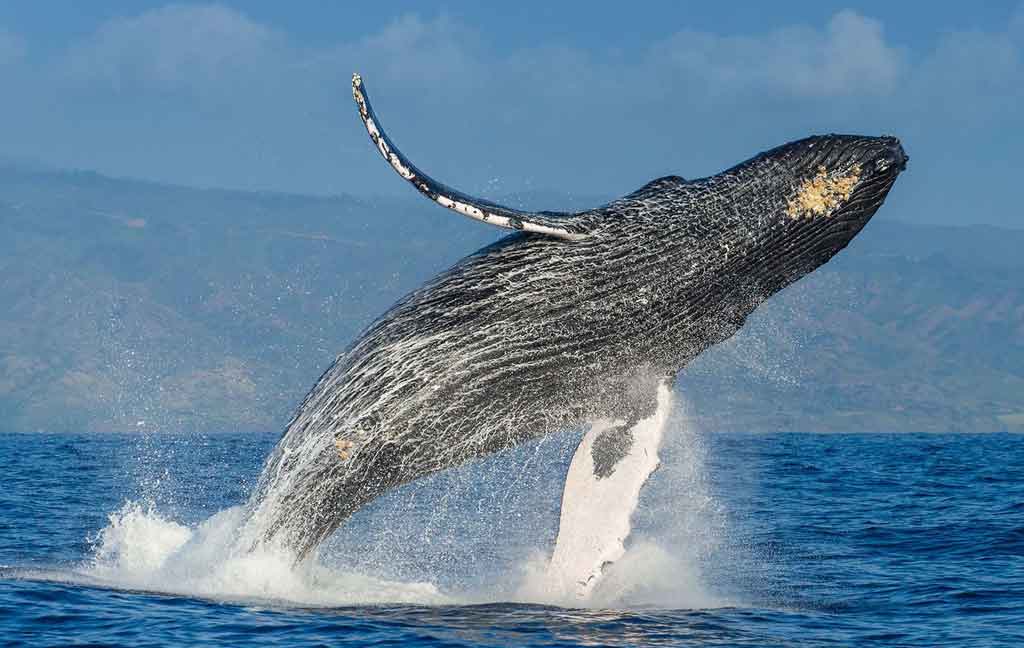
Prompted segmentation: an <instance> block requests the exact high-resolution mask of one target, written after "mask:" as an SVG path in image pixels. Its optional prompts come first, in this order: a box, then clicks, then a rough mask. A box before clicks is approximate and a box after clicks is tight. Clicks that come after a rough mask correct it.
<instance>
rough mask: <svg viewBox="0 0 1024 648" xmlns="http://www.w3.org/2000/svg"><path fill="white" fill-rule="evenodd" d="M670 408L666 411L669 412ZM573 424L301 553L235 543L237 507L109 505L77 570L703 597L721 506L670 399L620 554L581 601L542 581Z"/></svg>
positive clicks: (401, 592)
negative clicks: (201, 513) (174, 514)
mask: <svg viewBox="0 0 1024 648" xmlns="http://www.w3.org/2000/svg"><path fill="white" fill-rule="evenodd" d="M666 414H667V413H666ZM579 438H580V433H570V432H566V433H563V434H561V435H553V436H551V437H547V438H545V439H542V440H540V441H537V442H535V443H532V444H528V445H526V446H524V447H521V448H519V449H517V450H515V451H513V452H511V453H507V454H506V455H502V456H497V457H492V458H489V459H487V460H485V461H481V462H476V463H474V464H471V465H468V466H464V467H461V468H458V469H455V470H452V471H446V473H442V474H440V475H438V476H435V477H431V478H428V479H426V480H423V481H422V482H421V483H416V484H411V485H408V486H407V487H403V488H400V489H396V491H395V492H394V493H391V494H388V495H387V496H385V497H383V498H381V499H380V500H378V501H377V502H374V503H373V504H371V505H370V506H368V507H366V508H365V509H363V510H361V511H359V512H358V513H357V514H356V515H355V516H353V518H351V519H350V520H349V522H348V523H347V524H346V525H345V526H343V527H342V529H341V530H340V531H339V533H337V534H336V535H335V537H333V538H332V539H331V540H330V541H328V542H327V543H326V544H325V545H324V546H323V547H322V548H321V551H320V553H319V555H318V556H317V557H316V558H315V559H314V560H312V561H307V562H306V563H304V564H302V565H300V566H299V567H297V568H293V566H292V559H291V556H290V555H289V554H278V553H275V552H273V551H272V550H268V549H263V550H258V551H255V552H253V551H249V550H248V548H245V549H244V550H243V549H241V548H240V547H239V542H238V534H239V531H240V526H241V525H242V523H243V520H244V511H243V510H242V507H232V508H228V509H225V510H222V511H220V512H218V513H216V514H215V515H213V516H211V517H210V518H208V519H206V520H205V521H203V522H201V523H200V524H198V525H194V526H189V525H185V524H181V523H179V522H176V521H174V520H171V519H168V518H167V517H165V516H164V515H162V514H161V512H160V511H158V510H156V508H155V507H154V506H152V505H141V504H139V503H132V502H130V503H127V504H125V505H124V506H123V507H122V508H121V509H120V510H118V511H116V512H113V513H111V514H110V515H109V523H108V525H107V526H106V527H105V528H104V529H103V530H102V531H101V532H100V533H99V534H98V535H97V536H96V537H95V538H93V540H94V551H93V554H92V556H91V557H90V558H89V560H88V561H87V563H86V564H85V565H83V566H82V569H81V570H80V573H81V574H82V575H83V576H84V577H85V578H86V579H88V580H89V581H91V582H93V583H96V584H101V585H105V586H111V587H118V588H128V589H141V590H148V591H160V592H170V593H175V594H184V595H193V596H204V597H211V598H217V599H228V600H271V601H279V602H283V603H287V604H298V605H312V606H340V605H355V604H373V603H413V604H425V605H434V604H462V603H484V602H494V601H509V600H513V601H521V602H531V603H548V604H551V603H553V604H560V605H573V606H578V605H586V606H594V607H622V606H648V605H653V606H658V607H672V608H704V607H713V606H718V605H722V604H725V603H727V601H725V600H723V599H722V598H720V597H718V596H715V595H713V594H712V593H711V592H709V591H708V588H707V587H706V585H705V582H706V580H707V579H706V570H707V569H709V568H713V566H714V563H715V560H716V555H717V551H718V549H719V547H720V546H721V541H722V539H723V537H724V533H725V514H724V511H723V510H722V509H721V507H720V506H719V505H718V503H717V502H716V500H715V499H714V498H713V497H712V496H711V494H710V491H709V489H708V485H707V483H706V480H705V476H704V453H705V450H704V445H703V443H702V440H701V437H700V435H698V434H697V433H696V432H695V431H694V430H693V429H692V426H691V425H690V424H689V423H688V421H687V417H686V407H685V403H683V402H681V400H680V399H676V401H675V406H674V408H673V410H672V412H671V415H670V416H669V423H668V425H667V427H666V435H665V442H664V445H663V447H662V465H661V468H660V469H659V470H658V471H657V472H656V473H655V474H654V476H653V477H652V478H651V480H650V481H649V482H648V484H647V486H646V487H645V488H644V490H643V492H642V494H641V500H640V505H639V507H638V508H637V510H636V511H635V513H634V516H633V532H632V535H631V536H630V538H629V539H628V540H627V542H626V551H625V554H624V555H623V556H622V557H621V558H620V559H619V560H618V561H616V562H615V564H613V565H612V566H611V567H610V568H609V569H607V570H606V572H605V573H604V574H603V576H602V579H601V581H600V583H599V584H598V585H597V587H596V588H594V590H593V591H592V592H591V593H590V595H589V597H588V598H587V599H585V600H582V601H581V600H578V599H576V598H567V597H563V598H559V597H553V596H552V595H551V592H550V590H548V589H545V588H544V586H543V583H544V577H545V571H546V570H547V567H548V560H549V557H550V551H551V545H552V543H553V540H554V536H555V533H556V532H557V525H558V502H559V497H560V493H561V479H560V477H561V476H564V471H565V467H566V464H567V463H568V457H569V456H571V454H572V450H573V449H574V448H575V445H576V443H577V442H578V441H579Z"/></svg>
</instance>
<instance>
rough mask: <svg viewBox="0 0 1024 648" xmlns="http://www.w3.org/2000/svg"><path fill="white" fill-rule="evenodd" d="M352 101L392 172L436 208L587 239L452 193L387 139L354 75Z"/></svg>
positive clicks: (548, 218) (538, 217) (557, 222)
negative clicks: (439, 206)
mask: <svg viewBox="0 0 1024 648" xmlns="http://www.w3.org/2000/svg"><path fill="white" fill-rule="evenodd" d="M352 97H353V98H354V99H355V102H356V106H357V107H358V108H359V117H360V119H362V121H363V125H364V126H365V127H366V132H367V133H369V135H370V139H371V140H372V141H373V144H374V146H376V147H377V150H378V151H380V154H381V155H382V156H383V157H384V159H385V160H387V162H388V164H390V165H391V168H392V169H394V170H395V172H396V173H398V175H400V176H402V177H403V178H405V179H406V180H408V181H409V182H411V183H412V185H413V186H414V187H416V189H417V191H419V192H420V193H422V194H424V195H425V196H427V197H428V198H430V199H431V200H433V201H434V202H436V203H437V204H439V205H441V206H443V207H447V208H448V209H451V210H452V211H454V212H457V213H459V214H462V215H463V216H468V217H470V218H473V219H476V220H479V221H483V222H485V223H490V224H492V225H497V226H499V227H505V228H508V229H513V230H522V231H524V232H533V233H536V234H544V235H546V236H553V237H555V238H560V239H565V240H568V241H575V240H579V239H582V238H584V237H585V235H584V233H583V232H581V231H576V230H575V228H574V227H573V226H572V225H571V224H570V223H568V222H566V221H564V220H562V219H559V218H557V217H552V215H551V214H545V213H536V212H523V211H519V210H518V209H512V208H510V207H502V206H501V205H495V204H493V203H489V202H487V201H483V200H480V199H479V198H473V197H472V196H467V195H465V194H462V193H460V192H458V191H455V190H453V189H449V188H448V187H446V186H445V185H444V184H442V183H440V182H438V181H436V180H434V179H433V178H431V177H430V176H428V175H427V174H425V173H423V172H422V171H420V170H419V169H417V168H416V166H415V165H413V163H412V162H410V161H409V160H408V159H407V158H406V157H405V156H404V155H402V153H401V151H399V150H398V147H396V146H395V145H394V143H392V141H391V140H390V139H389V138H388V136H387V134H386V133H385V132H384V129H383V127H382V126H381V125H380V122H379V121H377V118H376V116H375V115H374V114H373V108H372V107H371V106H370V99H369V97H368V96H367V94H366V90H365V87H364V86H363V79H362V77H361V76H359V75H358V74H353V75H352Z"/></svg>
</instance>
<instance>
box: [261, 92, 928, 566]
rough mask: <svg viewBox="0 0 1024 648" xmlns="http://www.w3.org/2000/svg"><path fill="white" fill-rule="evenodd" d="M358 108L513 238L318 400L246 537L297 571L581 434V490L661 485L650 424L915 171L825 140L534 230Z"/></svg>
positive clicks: (888, 156) (379, 325)
mask: <svg viewBox="0 0 1024 648" xmlns="http://www.w3.org/2000/svg"><path fill="white" fill-rule="evenodd" d="M352 92H353V96H354V99H355V102H356V105H357V107H358V111H359V115H360V117H361V119H362V121H363V124H364V126H365V128H366V130H367V132H368V133H369V136H370V139H371V140H372V142H373V144H374V145H375V147H376V148H377V150H378V152H379V153H380V154H381V155H382V156H383V157H384V159H385V160H386V161H387V163H388V164H389V165H390V166H391V167H392V168H393V169H394V170H395V171H396V172H397V173H398V174H399V175H400V176H401V177H402V178H404V179H405V180H406V181H408V182H409V183H411V184H412V185H413V186H414V187H415V188H416V190H418V191H419V192H421V193H422V194H424V195H425V196H426V197H427V198H429V199H430V200H432V201H434V202H435V203H437V204H439V205H441V206H443V207H446V208H448V209H451V210H453V211H455V212H457V213H459V214H461V215H463V216H467V217H470V218H473V219H477V220H480V221H483V222H487V223H491V224H493V225H496V226H499V227H503V228H507V229H510V230H513V232H512V233H511V234H510V235H509V236H506V237H505V238H502V239H500V240H499V241H497V242H496V243H493V244H491V245H488V246H486V247H484V248H483V249H481V250H479V251H477V252H475V253H473V254H470V255H469V256H467V257H466V258H464V259H462V260H461V261H459V262H458V263H456V264H455V265H454V266H453V267H451V268H450V269H448V270H447V271H444V272H442V273H441V274H439V275H438V276H436V277H434V278H433V279H431V280H430V281H428V282H427V283H425V284H424V285H423V286H422V287H420V288H418V289H416V290H414V291H413V292H411V293H410V294H408V295H406V296H405V297H404V298H402V299H401V300H400V301H399V302H398V303H396V304H395V305H394V306H392V307H391V308H390V309H389V310H388V311H387V312H385V313H384V314H383V315H382V316H381V317H380V318H378V319H377V320H376V321H374V322H373V323H372V324H371V325H370V326H369V327H368V328H366V330H365V331H363V332H362V333H361V334H360V335H359V336H358V338H356V339H355V340H354V341H353V342H352V343H351V345H350V346H349V347H348V348H347V350H345V352H344V353H342V354H341V355H339V356H338V357H337V359H336V360H335V361H334V363H333V364H332V365H331V366H330V367H329V368H328V369H327V370H326V371H325V372H324V374H323V375H322V376H321V377H320V379H319V380H318V381H317V382H316V384H315V385H314V386H313V388H312V390H311V391H310V392H309V394H308V395H307V396H306V397H305V399H304V400H303V401H302V404H301V406H300V407H299V408H298V409H297V411H296V413H295V415H294V417H293V418H292V419H291V421H290V423H289V424H288V426H287V428H286V430H285V431H284V434H283V436H282V437H281V439H280V441H279V443H278V444H277V446H276V447H275V448H274V450H272V451H271V453H270V455H269V456H268V458H267V460H266V463H265V465H264V468H263V471H262V474H261V476H260V478H259V481H258V483H257V486H256V488H255V489H254V492H253V495H252V497H251V499H250V501H249V503H248V508H247V510H248V515H249V518H248V519H249V521H248V523H247V527H246V528H247V529H249V530H250V531H251V533H250V534H249V535H248V536H247V537H248V542H250V543H251V546H260V545H268V544H269V545H273V546H276V547H283V548H285V549H287V550H288V551H290V552H291V553H292V555H293V556H294V558H295V560H296V562H298V561H301V560H303V559H305V558H306V557H307V556H308V555H310V553H311V552H312V551H313V550H314V549H315V548H316V547H317V546H318V545H319V544H320V543H321V541H323V540H324V539H325V538H326V537H327V536H328V535H329V534H331V533H332V532H333V531H334V530H335V529H336V528H337V527H338V526H339V525H340V524H341V523H342V522H343V521H344V520H345V519H346V518H348V517H349V516H351V515H352V514H353V513H354V512H355V511H356V510H358V509H359V508H360V507H362V506H363V505H365V504H366V503H367V502H369V501H371V500H372V499H374V498H375V497H377V496H378V495H380V494H381V493H383V492H384V491H386V490H388V489H390V488H394V487H396V486H398V485H401V484H404V483H407V482H409V481H412V480H415V479H417V478H420V477H422V476H425V475H428V474H431V473H434V472H436V471H441V470H444V469H446V468H450V467H453V466H457V465H459V464H462V463H463V462H466V461H469V460H471V459H474V458H477V457H481V456H484V455H488V454H490V453H494V452H498V451H500V450H503V449H507V448H510V447H512V446H514V445H516V444H519V443H522V442H524V441H526V440H529V439H532V438H535V437H538V436H539V435H543V434H546V433H550V432H554V431H558V430H563V429H567V428H570V427H573V426H580V427H582V426H587V425H590V426H592V427H591V431H590V432H588V433H587V435H586V437H585V439H584V442H583V443H581V445H580V448H579V450H577V456H576V457H574V459H573V463H572V467H571V468H570V479H569V481H570V482H573V483H574V484H576V486H579V484H584V486H585V485H586V484H592V485H593V486H594V488H595V489H603V490H602V493H603V495H602V496H601V497H604V498H607V497H612V496H614V493H613V492H612V491H614V490H615V489H617V488H620V487H621V488H625V489H626V490H631V491H632V492H635V491H636V490H637V489H639V488H640V486H641V485H642V483H643V481H644V479H646V477H647V475H649V474H650V473H651V472H652V471H653V470H654V468H656V466H657V460H656V456H655V457H653V458H652V457H647V458H646V459H644V458H643V457H639V456H638V455H637V452H636V448H637V447H642V446H643V444H645V443H651V444H654V446H656V443H657V438H658V434H653V435H651V434H647V433H645V432H643V430H642V426H641V425H640V424H641V423H642V422H644V421H648V422H650V421H652V420H654V419H655V418H656V417H655V414H656V412H657V411H658V405H659V401H661V402H663V401H664V400H665V399H666V398H668V397H669V395H670V393H671V392H670V389H669V387H670V386H671V384H672V381H673V380H674V377H675V375H676V373H677V372H679V371H680V369H682V368H683V367H684V366H686V364H687V363H689V362H690V361H691V360H693V359H694V358H696V357H697V356H698V355H699V354H700V353H702V352H703V351H704V350H706V349H708V348H709V347H711V346H712V345H715V344H717V343H719V342H722V341H723V340H725V339H727V338H728V337H730V336H731V335H733V334H734V333H735V332H736V331H737V330H738V329H739V328H740V327H741V326H742V325H743V323H744V321H745V320H746V318H747V317H748V316H749V315H750V314H751V313H752V312H753V311H754V310H755V309H756V308H757V307H758V306H759V305H760V304H761V303H763V302H764V301H765V300H766V299H768V298H769V297H770V296H771V295H773V294H774V293H776V292H778V291H779V290H781V289H783V288H784V287H786V286H788V285H790V284H792V283H793V282H794V281H797V280H798V279H800V278H801V277H803V276H805V275H806V274H808V273H809V272H811V271H813V270H814V269H816V268H818V267H819V266H821V265H822V264H824V263H825V262H827V261H828V260H829V259H831V258H832V257H833V256H834V255H835V254H836V253H838V252H839V251H840V250H842V249H843V248H844V247H846V245H847V244H848V243H850V241H851V240H852V239H853V238H854V236H856V235H857V233H858V232H859V231H860V230H861V229H862V228H863V227H864V226H865V225H866V224H867V222H868V221H869V220H870V219H871V217H872V216H873V215H874V214H875V212H876V211H877V210H878V208H879V207H880V206H881V205H882V203H883V201H884V200H885V198H886V196H887V194H888V193H889V190H890V189H891V188H892V186H893V183H894V182H895V181H896V178H897V176H898V175H899V174H900V172H901V171H902V170H903V169H904V168H905V166H906V162H907V160H908V158H907V156H906V154H905V153H904V151H903V148H902V146H901V144H900V142H899V140H898V139H896V138H894V137H890V136H882V137H865V136H858V135H835V134H832V135H821V136H813V137H807V138H805V139H801V140H798V141H794V142H791V143H788V144H785V145H782V146H779V147H777V148H773V149H771V150H768V151H765V152H763V153H760V154H758V155H755V156H754V157H752V158H750V159H749V160H746V161H745V162H742V163H740V164H737V165H736V166H733V167H732V168H730V169H728V170H725V171H723V172H721V173H718V174H717V175H712V176H708V177H704V178H700V179H696V180H686V179H684V178H682V177H678V176H667V177H663V178H658V179H656V180H653V181H651V182H649V183H648V184H646V185H645V186H643V187H641V188H639V189H637V190H636V191H634V192H633V193H630V194H629V195H626V196H624V197H622V198H619V199H617V200H613V201H612V202H610V203H608V204H606V205H603V206H600V207H596V208H594V209H589V210H585V211H581V212H577V213H561V212H552V211H537V212H529V211H523V210H518V209H513V208H510V207H507V206H502V205H499V204H496V203H494V202H490V201H487V200H482V199H480V198H475V197H472V196H469V195H466V194H464V193H461V192H459V191H457V190H455V189H452V188H450V187H448V186H446V185H444V184H442V183H440V182H438V181H436V180H434V179H433V178H431V177H430V176H428V175H427V174H426V173H424V172H422V171H421V170H420V169H418V168H417V167H416V166H415V165H414V164H413V163H412V162H411V161H410V160H409V159H408V158H407V157H406V156H405V155H404V154H403V153H402V152H401V151H399V149H398V148H397V147H396V146H395V144H394V143H393V142H392V141H391V139H390V138H389V137H388V136H387V135H386V134H385V132H384V129H383V127H382V126H381V124H380V122H379V120H378V118H377V116H376V114H375V113H374V110H373V108H372V107H371V104H370V99H369V96H368V94H367V91H366V87H365V84H364V83H363V80H362V79H361V77H360V76H359V75H354V76H353V81H352ZM599 422H600V423H599ZM645 434H646V435H647V436H645ZM645 439H646V440H645ZM643 454H645V455H646V454H647V453H646V452H644V453H643ZM627 465H628V466H631V467H629V468H628V470H629V471H631V472H630V474H629V475H626V477H624V479H625V482H628V483H626V485H623V486H619V485H616V484H617V482H616V481H615V480H616V479H617V475H620V474H621V472H622V471H624V470H627V469H626V468H624V467H625V466H627ZM625 482H624V483H625ZM595 497H596V496H595ZM570 504H572V503H571V502H567V501H563V508H564V509H565V510H563V523H564V522H565V518H566V516H567V515H569V516H570V517H571V516H572V515H575V513H572V512H571V511H570V512H569V513H566V511H569V509H571V508H572V506H569V505H570ZM577 508H578V507H577ZM615 533H618V534H619V536H620V537H618V538H617V541H618V542H621V540H622V538H621V533H620V532H619V531H616V532H615ZM566 551H569V552H571V550H566ZM555 553H556V557H557V555H558V554H559V551H558V550H557V549H556V552H555ZM565 553H566V552H562V554H565ZM598 553H600V552H598ZM612 554H614V552H612ZM594 560H597V561H598V562H599V563H603V562H607V560H606V559H605V558H601V557H600V556H598V555H597V554H595V557H594ZM556 562H557V560H556ZM600 567H601V565H600V564H599V565H596V566H595V567H594V568H593V569H592V571H593V574H591V576H593V575H595V574H597V573H599V570H600ZM585 578H589V577H585Z"/></svg>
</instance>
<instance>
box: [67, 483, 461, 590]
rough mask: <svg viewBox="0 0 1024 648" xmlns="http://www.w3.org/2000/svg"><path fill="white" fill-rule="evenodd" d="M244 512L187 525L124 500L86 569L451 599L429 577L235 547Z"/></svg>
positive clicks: (162, 580)
mask: <svg viewBox="0 0 1024 648" xmlns="http://www.w3.org/2000/svg"><path fill="white" fill-rule="evenodd" d="M242 514H243V511H242V507H233V508H229V509H226V510H223V511H221V512H219V513H217V514H216V515H214V516H212V517H211V518H209V519H208V520H206V521H205V522H203V523H202V524H200V525H199V526H198V527H195V528H190V527H188V526H184V525H182V524H178V523H176V522H173V521H171V520H167V519H165V518H164V517H162V516H161V515H160V514H159V513H157V512H156V511H154V510H153V509H151V508H144V507H142V506H140V505H138V504H136V503H128V504H126V505H125V506H124V507H123V508H122V509H121V510H119V511H117V512H115V513H112V514H111V515H110V516H109V524H108V525H107V527H106V528H105V529H103V531H102V532H101V533H100V535H99V537H98V538H97V546H96V549H95V553H94V556H93V559H92V561H91V562H90V563H89V564H87V565H86V566H85V569H84V573H85V574H86V575H87V576H88V577H89V578H90V579H91V580H93V581H95V582H98V583H100V584H104V585H108V586H111V587H117V588H126V589H140V590H146V591H155V592H168V593H174V594H184V595H190V596H203V597H210V598H223V599H237V600H252V599H266V600H272V601H283V602H288V603H292V604H299V605H311V606H339V605H352V604H373V603H385V602H386V603H423V604H441V603H450V602H452V601H451V599H450V598H449V597H446V596H443V595H442V594H441V593H440V592H438V590H437V588H436V587H434V586H433V585H431V584H430V583H417V582H410V583H401V582H394V581H388V580H384V579H378V578H374V577H373V576H370V575H363V574H356V573H344V572H339V571H336V570H333V569H331V568H329V567H326V566H324V565H322V564H320V563H317V562H314V563H311V564H307V565H303V566H300V567H297V568H295V567H293V566H292V561H291V557H290V556H289V555H287V554H282V553H273V552H270V551H261V550H257V551H252V552H248V551H245V552H243V551H239V550H238V549H237V543H236V539H237V530H238V526H239V524H240V522H241V520H242V517H243V515H242Z"/></svg>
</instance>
